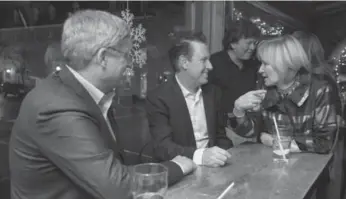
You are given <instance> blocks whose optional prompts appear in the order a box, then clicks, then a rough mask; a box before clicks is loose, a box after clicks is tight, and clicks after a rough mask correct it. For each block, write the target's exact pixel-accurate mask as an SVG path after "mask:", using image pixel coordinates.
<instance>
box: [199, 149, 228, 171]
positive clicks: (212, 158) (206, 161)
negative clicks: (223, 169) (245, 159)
mask: <svg viewBox="0 0 346 199" xmlns="http://www.w3.org/2000/svg"><path fill="white" fill-rule="evenodd" d="M230 158H231V154H230V153H228V151H226V150H224V149H221V148H219V147H217V146H214V147H211V148H207V149H205V150H204V152H203V156H202V164H203V165H205V166H210V167H220V166H223V165H225V164H226V163H227V161H228V160H229V159H230Z"/></svg>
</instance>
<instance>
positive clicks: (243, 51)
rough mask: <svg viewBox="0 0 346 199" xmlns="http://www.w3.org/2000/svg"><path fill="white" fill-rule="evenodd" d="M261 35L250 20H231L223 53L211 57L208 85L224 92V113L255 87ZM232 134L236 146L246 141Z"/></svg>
mask: <svg viewBox="0 0 346 199" xmlns="http://www.w3.org/2000/svg"><path fill="white" fill-rule="evenodd" d="M260 36H261V32H260V30H259V29H258V28H257V27H256V25H255V24H253V23H251V22H250V21H247V20H240V21H232V22H230V23H229V24H228V29H227V31H226V33H225V36H224V38H223V40H222V44H223V50H222V51H220V52H217V53H214V54H212V55H211V57H210V62H211V64H212V65H213V71H212V72H211V73H210V75H209V82H210V83H212V84H214V85H216V86H218V87H219V88H220V89H221V91H222V99H221V108H222V110H223V111H225V112H228V113H232V112H233V105H234V102H235V100H236V99H237V98H238V97H240V96H241V95H243V94H245V93H247V92H248V91H250V90H254V89H255V88H256V81H257V76H258V75H257V71H258V69H259V66H260V62H259V61H257V60H256V59H254V54H255V51H256V45H257V42H258V39H259V37H260ZM231 117H232V116H231ZM229 135H230V136H231V137H232V139H233V142H234V144H237V143H238V142H242V141H245V140H246V139H244V138H240V137H239V136H237V135H236V134H234V133H232V132H231V133H230V134H229Z"/></svg>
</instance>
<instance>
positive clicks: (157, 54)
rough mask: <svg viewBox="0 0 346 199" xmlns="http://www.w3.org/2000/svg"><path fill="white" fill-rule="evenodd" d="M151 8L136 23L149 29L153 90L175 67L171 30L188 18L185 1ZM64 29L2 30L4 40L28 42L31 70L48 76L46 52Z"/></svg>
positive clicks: (150, 70)
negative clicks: (170, 51)
mask: <svg viewBox="0 0 346 199" xmlns="http://www.w3.org/2000/svg"><path fill="white" fill-rule="evenodd" d="M59 3H63V2H59ZM56 5H57V4H56ZM82 6H83V5H82ZM58 9H59V8H57V10H58ZM149 9H150V10H152V12H153V13H155V16H153V17H150V18H146V19H143V18H142V19H139V20H137V19H136V20H135V23H142V24H143V27H144V28H146V30H147V32H146V38H147V42H146V47H147V51H148V60H147V64H146V65H145V66H144V67H146V70H148V89H149V90H150V89H152V88H154V87H155V86H156V84H157V76H158V74H159V73H162V72H163V71H166V70H168V71H172V68H171V66H170V64H169V60H168V54H167V52H168V49H169V48H170V47H171V45H172V42H173V41H172V40H171V37H170V33H172V32H174V29H177V28H175V27H182V26H184V23H185V18H184V5H183V4H176V3H170V2H167V3H162V2H161V3H158V4H154V5H150V7H149ZM61 30H62V27H61V25H59V24H57V25H46V26H38V27H35V28H33V29H32V28H27V29H25V28H20V29H8V30H0V41H6V43H9V44H19V45H22V46H24V47H25V49H27V51H28V55H27V59H28V68H29V70H30V71H32V73H33V75H34V76H38V77H44V76H45V75H46V73H45V68H44V67H45V64H44V54H45V52H46V49H47V46H48V45H49V44H50V43H51V42H59V40H60V37H61ZM138 79H139V78H137V79H136V78H134V84H135V85H137V86H138Z"/></svg>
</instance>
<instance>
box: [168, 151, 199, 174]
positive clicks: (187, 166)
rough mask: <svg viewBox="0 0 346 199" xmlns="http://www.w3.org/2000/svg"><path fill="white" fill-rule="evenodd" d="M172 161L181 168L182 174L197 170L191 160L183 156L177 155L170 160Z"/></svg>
mask: <svg viewBox="0 0 346 199" xmlns="http://www.w3.org/2000/svg"><path fill="white" fill-rule="evenodd" d="M172 161H173V162H175V163H176V164H178V165H179V166H180V167H181V169H182V170H183V173H184V174H188V173H191V172H192V171H194V170H195V169H196V168H197V165H196V164H195V163H194V162H193V161H192V160H191V159H189V158H187V157H185V156H180V155H177V156H175V158H173V159H172Z"/></svg>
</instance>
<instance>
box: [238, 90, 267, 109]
mask: <svg viewBox="0 0 346 199" xmlns="http://www.w3.org/2000/svg"><path fill="white" fill-rule="evenodd" d="M266 93H267V91H266V90H255V91H249V92H247V93H245V94H244V95H242V96H240V97H239V98H238V99H237V100H236V101H235V102H234V108H235V109H237V110H238V111H242V112H245V111H258V110H259V109H260V105H261V103H262V100H263V99H264V97H265V94H266Z"/></svg>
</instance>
